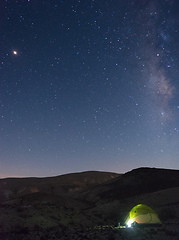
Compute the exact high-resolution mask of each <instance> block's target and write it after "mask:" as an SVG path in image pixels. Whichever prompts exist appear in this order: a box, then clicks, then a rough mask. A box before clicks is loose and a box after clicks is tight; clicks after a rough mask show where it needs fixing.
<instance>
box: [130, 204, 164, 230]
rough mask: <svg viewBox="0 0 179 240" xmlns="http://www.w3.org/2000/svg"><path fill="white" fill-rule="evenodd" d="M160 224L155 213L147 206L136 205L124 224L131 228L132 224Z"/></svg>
mask: <svg viewBox="0 0 179 240" xmlns="http://www.w3.org/2000/svg"><path fill="white" fill-rule="evenodd" d="M134 223H137V224H161V221H160V219H159V217H158V215H157V213H156V212H155V211H154V210H153V209H152V208H150V207H149V206H147V205H144V204H138V205H137V206H135V207H133V208H132V209H131V211H130V212H129V214H128V216H127V219H126V221H125V224H126V225H127V226H128V227H131V225H132V224H134Z"/></svg>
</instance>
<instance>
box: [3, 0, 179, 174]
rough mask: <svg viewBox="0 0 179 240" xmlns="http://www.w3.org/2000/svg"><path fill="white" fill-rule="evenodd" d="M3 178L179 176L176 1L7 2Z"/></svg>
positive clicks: (178, 3) (178, 7) (178, 21)
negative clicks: (150, 170) (94, 173)
mask: <svg viewBox="0 0 179 240" xmlns="http://www.w3.org/2000/svg"><path fill="white" fill-rule="evenodd" d="M0 5H1V6H0V16H1V20H0V29H1V31H0V32H1V44H0V60H1V63H0V177H1V178H2V177H9V176H54V175H60V174H64V173H70V172H80V171H87V170H102V171H113V172H118V173H123V172H126V171H129V170H131V169H133V168H138V167H142V166H148V167H159V168H172V169H179V14H178V12H179V1H178V0H168V1H167V0H151V1H150V0H133V1H132V0H125V1H123V0H61V1H60V0H45V1H42V0H17V1H15V0H6V1H5V0H1V3H0Z"/></svg>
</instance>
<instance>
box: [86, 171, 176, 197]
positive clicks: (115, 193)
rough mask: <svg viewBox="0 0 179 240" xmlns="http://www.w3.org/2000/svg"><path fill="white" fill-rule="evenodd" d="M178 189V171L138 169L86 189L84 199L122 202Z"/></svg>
mask: <svg viewBox="0 0 179 240" xmlns="http://www.w3.org/2000/svg"><path fill="white" fill-rule="evenodd" d="M175 187H179V170H170V169H158V168H138V169H134V170H132V171H130V172H127V173H125V174H123V175H121V176H119V177H116V178H115V179H112V180H110V181H108V182H104V183H102V184H100V185H98V186H94V187H92V188H90V189H89V190H87V189H86V192H84V196H85V198H86V199H91V200H95V199H96V201H97V200H98V199H100V200H110V201H113V200H123V199H126V198H129V197H134V196H139V195H142V194H146V193H152V192H155V191H159V190H164V189H168V188H175Z"/></svg>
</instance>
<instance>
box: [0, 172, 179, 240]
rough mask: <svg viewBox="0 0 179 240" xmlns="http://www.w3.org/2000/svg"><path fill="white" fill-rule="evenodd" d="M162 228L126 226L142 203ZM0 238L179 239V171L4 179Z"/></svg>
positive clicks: (0, 184)
mask: <svg viewBox="0 0 179 240" xmlns="http://www.w3.org/2000/svg"><path fill="white" fill-rule="evenodd" d="M139 203H144V204H147V205H149V206H150V207H152V208H153V209H155V211H156V212H157V213H158V215H159V218H160V219H161V221H162V226H160V227H151V226H150V227H145V228H144V227H143V228H141V227H139V228H130V229H128V228H122V227H119V226H122V225H123V223H124V221H125V217H126V215H127V213H128V212H129V211H130V209H131V208H132V207H134V206H135V205H136V204H139ZM0 204H1V207H0V239H1V240H6V239H9V240H11V239H12V240H15V239H22V240H23V239H24V240H28V239H29V240H30V239H34V240H35V239H39V240H43V239H54V240H55V239H78V240H79V239H93V240H94V239H110V240H112V239H139V240H140V239H141V240H144V239H174V240H177V239H179V170H169V169H156V168H139V169H134V170H132V171H130V172H127V173H126V174H117V173H109V172H97V171H91V172H82V173H73V174H66V175H61V176H57V177H50V178H49V177H48V178H7V179H0Z"/></svg>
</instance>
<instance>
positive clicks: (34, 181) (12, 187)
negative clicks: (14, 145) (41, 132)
mask: <svg viewBox="0 0 179 240" xmlns="http://www.w3.org/2000/svg"><path fill="white" fill-rule="evenodd" d="M119 176H120V174H117V173H111V172H99V171H87V172H81V173H71V174H65V175H60V176H56V177H46V178H34V177H33V178H5V179H0V202H3V201H7V200H10V199H14V198H19V197H22V196H25V195H29V194H33V193H39V192H41V193H46V194H51V195H57V196H59V195H64V194H70V193H73V192H75V191H79V190H82V189H85V188H87V187H89V186H94V185H95V186H96V185H98V184H101V183H104V182H106V181H109V180H111V179H114V178H116V177H119Z"/></svg>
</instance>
